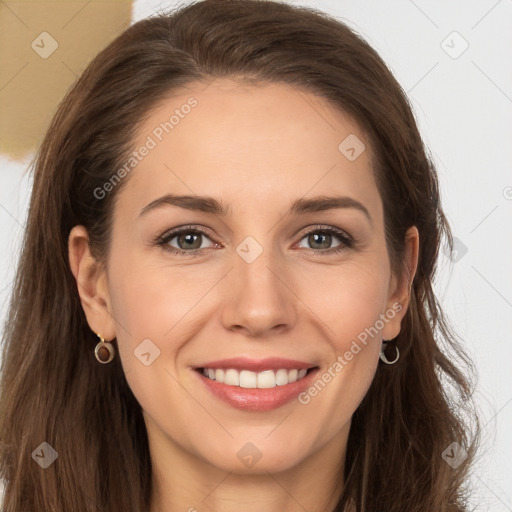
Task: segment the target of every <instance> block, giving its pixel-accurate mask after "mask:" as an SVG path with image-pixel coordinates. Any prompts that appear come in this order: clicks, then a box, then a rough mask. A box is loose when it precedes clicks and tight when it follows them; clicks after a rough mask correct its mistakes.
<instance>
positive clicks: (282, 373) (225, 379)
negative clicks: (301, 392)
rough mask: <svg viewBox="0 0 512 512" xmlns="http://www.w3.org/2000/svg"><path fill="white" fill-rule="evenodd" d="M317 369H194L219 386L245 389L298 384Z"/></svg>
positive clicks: (315, 367)
mask: <svg viewBox="0 0 512 512" xmlns="http://www.w3.org/2000/svg"><path fill="white" fill-rule="evenodd" d="M317 368H318V366H314V367H311V368H293V369H286V368H281V369H277V370H264V371H262V372H253V371H250V370H236V369H234V368H229V369H224V368H196V371H197V372H199V373H201V374H202V375H203V376H204V377H206V378H207V379H209V380H213V381H216V382H218V383H219V384H225V385H228V386H234V387H239V388H245V389H270V388H275V387H278V386H286V385H287V384H292V383H294V382H298V381H300V380H302V379H303V378H304V377H306V375H308V374H309V373H311V372H312V371H314V370H316V369H317Z"/></svg>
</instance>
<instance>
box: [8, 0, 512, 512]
mask: <svg viewBox="0 0 512 512" xmlns="http://www.w3.org/2000/svg"><path fill="white" fill-rule="evenodd" d="M184 3H186V2H184ZM290 3H292V4H295V5H306V6H310V7H315V8H318V9H320V10H323V11H327V12H329V13H332V14H334V15H335V16H337V17H339V18H341V19H342V20H343V21H345V22H346V23H347V24H348V25H350V26H351V27H353V28H355V29H356V30H357V31H358V32H359V33H360V34H362V35H363V36H364V37H365V38H366V39H367V40H368V42H369V43H370V44H371V45H372V46H373V47H374V48H375V49H376V50H377V51H378V52H379V53H380V55H381V56H382V57H383V59H384V60H385V61H386V63H387V64H388V65H389V67H390V68H391V69H392V71H393V72H394V74H395V76H396V77H397V79H398V81H399V82H400V83H401V85H402V87H403V88H404V90H405V91H406V92H407V93H408V95H409V97H410V99H411V101H412V104H413V107H414V110H415V114H416V117H417V121H418V123H419V126H420V130H421V132H422V134H423V137H424V140H425V142H426V144H427V146H428V147H429V148H430V150H431V152H432V154H433V156H434V159H435V161H436V163H437V165H438V171H439V175H440V180H441V192H442V201H443V205H444V209H445V211H446V213H447V215H448V219H449V222H450V224H451V226H452V230H453V233H454V235H455V237H456V238H457V240H458V242H457V244H458V247H459V253H458V256H457V257H456V258H455V260H454V261H453V262H452V261H451V260H450V258H449V257H448V256H447V255H446V254H444V253H442V254H441V256H440V261H439V265H440V275H439V280H438V282H437V283H436V290H437V292H438V295H439V297H440V298H441V301H442V304H443V306H444V308H445V310H446V312H447V313H448V315H449V318H450V320H451V322H452V324H453V325H454V327H455V328H456V330H457V332H458V333H459V335H460V336H461V337H462V338H463V340H464V342H465V344H466V348H467V351H468V352H469V354H470V356H471V357H472V358H473V359H474V361H475V363H476V365H477V368H478V372H479V381H478V396H477V398H478V404H479V406H480V408H481V414H482V426H483V430H482V434H483V447H482V450H481V459H480V461H479V463H478V465H477V466H476V467H475V472H474V475H473V489H474V503H475V506H476V509H477V510H479V511H480V510H482V511H484V510H486V511H487V510H488V511H492V512H505V511H512V434H511V427H512V404H511V402H512V371H511V370H512V337H511V332H512V271H511V263H512V258H511V256H512V172H511V162H512V158H511V157H512V64H511V63H512V0H499V1H496V0H491V1H486V0H480V1H467V0H464V1H463V0H457V1H456V0H451V1H450V2H446V1H441V0H438V1H428V2H427V1H426V0H414V1H412V0H411V1H409V0H393V1H389V0H388V1H386V2H378V1H371V0H338V1H336V0H310V1H291V2H290ZM175 5H176V2H157V1H150V0H138V1H136V2H135V5H134V10H133V21H137V20H139V19H141V18H143V17H145V16H147V15H150V14H152V13H153V12H154V11H157V10H160V9H161V8H162V7H163V8H166V7H170V6H175ZM454 31H456V32H458V34H459V35H457V34H453V32H454ZM443 41H444V43H443ZM466 44H468V45H469V46H468V48H467V50H466V51H464V52H463V53H462V54H461V55H460V56H459V55H458V54H459V53H460V52H461V51H462V50H463V49H464V47H465V45H466ZM447 52H451V53H452V56H456V57H457V58H453V57H452V56H450V55H449V54H448V53H447ZM0 86H1V84H0ZM28 163H29V161H28V160H27V161H26V162H24V163H23V162H22V163H20V162H12V161H9V160H8V159H7V158H6V157H5V156H2V155H0V226H1V230H0V237H1V242H2V248H3V249H2V251H1V252H0V314H1V316H2V319H3V318H4V317H5V313H6V307H7V301H8V298H9V294H10V290H11V286H12V279H13V277H14V268H15V263H16V259H17V253H18V249H19V240H20V236H21V233H22V229H23V224H24V221H25V216H26V211H27V206H28V198H29V192H30V182H29V178H28V177H27V176H26V174H25V170H26V168H27V165H28ZM466 250H467V252H466ZM461 256H462V257H461ZM389 477H390V478H393V475H389Z"/></svg>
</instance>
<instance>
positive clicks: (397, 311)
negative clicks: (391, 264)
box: [382, 226, 420, 340]
mask: <svg viewBox="0 0 512 512" xmlns="http://www.w3.org/2000/svg"><path fill="white" fill-rule="evenodd" d="M419 245H420V236H419V233H418V229H417V228H416V226H411V227H410V228H409V229H408V230H407V232H406V233H405V261H404V270H403V272H402V275H400V276H395V275H393V276H392V278H391V280H390V286H389V292H388V301H387V306H386V313H385V315H386V317H387V318H388V322H386V323H385V326H384V328H383V329H382V339H383V340H392V339H393V338H396V337H397V336H398V334H399V333H400V328H401V324H402V319H403V317H404V316H405V313H406V312H407V308H408V307H409V302H410V298H411V288H412V281H413V279H414V276H415V275H416V269H417V266H418V253H419Z"/></svg>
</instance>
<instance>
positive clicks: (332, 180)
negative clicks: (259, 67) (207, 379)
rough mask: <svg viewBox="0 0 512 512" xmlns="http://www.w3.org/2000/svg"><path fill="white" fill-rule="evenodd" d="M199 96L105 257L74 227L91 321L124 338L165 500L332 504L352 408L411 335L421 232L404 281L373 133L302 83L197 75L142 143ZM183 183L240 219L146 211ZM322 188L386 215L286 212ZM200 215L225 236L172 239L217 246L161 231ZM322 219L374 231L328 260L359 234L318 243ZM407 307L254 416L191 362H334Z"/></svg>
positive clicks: (142, 135) (152, 162) (153, 156)
mask: <svg viewBox="0 0 512 512" xmlns="http://www.w3.org/2000/svg"><path fill="white" fill-rule="evenodd" d="M191 96H193V97H194V98H196V99H197V101H198V105H197V107H195V108H194V109H193V110H192V111H191V113H190V114H189V115H187V116H185V117H184V118H183V119H181V120H180V123H179V124H178V125H177V126H175V128H174V129H173V131H172V132H170V133H169V134H167V135H165V136H164V138H163V140H162V142H160V143H159V144H158V145H157V147H156V148H154V149H152V150H151V151H150V152H149V154H148V155H147V156H146V157H145V158H144V159H143V160H142V161H141V162H140V164H139V165H138V166H137V167H136V168H135V169H134V170H133V171H132V172H131V174H130V175H129V177H126V178H125V179H126V180H128V181H127V183H125V187H124V188H123V189H122V190H121V191H120V194H119V196H118V197H117V202H116V206H115V211H114V223H113V232H112V245H111V251H110V253H109V258H108V262H107V265H106V268H102V267H101V265H100V264H99V263H98V262H97V261H95V260H94V258H93V257H92V256H91V253H90V250H89V245H88V237H87V231H86V230H85V228H84V227H83V226H76V227H74V228H73V230H72V231H71V233H70V236H69V257H70V266H71V269H72V271H73V274H74V276H75V278H76V281H77V284H78V288H79V293H80V297H81V302H82V305H83V309H84V311H85V314H86V317H87V320H88V323H89V325H90V327H91V329H92V330H93V331H94V332H95V333H100V334H101V335H102V336H103V337H104V338H105V339H106V340H112V339H113V338H114V337H117V343H118V347H119V353H118V354H116V357H120V358H121V361H122V365H123V368H124V370H125V372H126V376H127V380H128V383H129V385H130V387H131V389H132V391H133V393H134V395H135V396H136V398H137V400H138V401H139V403H140V404H141V406H142V409H143V414H144V419H145V422H146V426H147V431H148V437H149V442H150V452H151V458H152V464H153V469H154V484H155V492H154V495H153V500H152V505H151V512H157V511H159V510H162V511H163V510H183V511H186V510H190V511H193V510H198V511H215V512H234V511H239V510H244V511H246V512H253V511H254V512H256V511H258V512H260V511H261V510H266V511H268V512H277V511H279V512H292V511H293V512H295V511H299V510H300V511H303V510H308V511H311V512H313V511H318V512H320V511H325V510H332V508H333V507H334V505H335V504H336V501H337V499H338V497H339V494H340V489H341V487H342V484H343V479H342V477H341V476H340V471H341V470H342V468H343V464H344V459H345V452H346V445H347V439H348V433H349V429H350V424H351V418H352V415H353V413H354V411H355V410H356V408H357V406H358V405H359V403H360V402H361V400H362V399H363V397H364V396H365V394H366V392H367V390H368V388H369V386H370V384H371V381H372V379H373V377H374V375H375V372H376V370H377V365H378V362H379V352H380V349H381V345H382V340H383V339H384V340H387V339H392V338H394V337H395V336H397V334H398V333H399V331H400V324H401V320H402V318H403V315H404V314H405V311H406V308H407V305H408V301H409V294H410V282H411V280H412V277H413V276H414V273H415V271H416V265H417V258H418V256H417V255H418V243H419V240H418V231H417V229H416V228H415V227H411V228H410V229H409V231H408V232H407V236H406V240H405V242H406V258H405V262H404V273H403V275H401V276H395V275H394V274H393V273H392V271H391V266H390V261H389V256H388V252H387V249H386V243H385V237H384V217H383V206H382V201H381V199H380V195H379V191H378V189H377V186H376V182H375V179H374V175H373V171H372V168H371V154H370V153H371V148H370V144H369V141H368V140H367V139H366V137H365V135H364V133H363V132H362V131H361V129H360V128H359V127H358V126H357V125H356V124H355V123H354V122H353V121H352V120H351V119H350V118H349V117H348V116H347V115H346V114H344V113H342V112H340V111H338V110H335V109H333V108H332V106H330V105H329V104H328V103H327V102H326V101H325V100H323V99H321V98H319V97H316V96H314V95H312V94H309V93H305V92H301V91H299V90H297V89H294V88H292V87H290V86H287V85H282V84H271V85H258V86H253V85H251V86H249V85H242V84H240V83H238V82H234V81H233V80H228V79H222V80H220V79H218V80H216V81H214V82H212V83H211V84H210V85H209V86H207V87H206V88H205V84H200V83H196V84H193V85H191V86H189V87H187V89H186V90H185V89H183V90H181V91H180V92H179V93H175V94H174V95H173V96H172V97H170V98H168V99H167V100H166V101H165V102H164V103H162V104H161V105H160V106H158V108H157V109H156V110H154V111H153V112H152V113H151V115H150V117H149V118H148V119H146V121H145V122H144V124H143V125H141V127H140V130H139V132H138V133H139V135H138V136H137V140H136V141H134V148H138V147H140V146H141V145H142V144H143V143H144V141H145V140H146V137H147V136H148V135H150V134H151V133H152V131H153V130H154V128H155V127H156V126H158V125H159V123H161V122H162V121H164V120H166V119H168V118H169V115H170V114H169V113H172V111H173V110H174V109H175V108H180V106H182V105H183V104H185V103H186V102H187V100H188V99H189V98H190V97H191ZM350 134H355V135H356V136H357V137H358V138H359V139H360V140H361V141H363V142H364V143H365V145H366V150H365V151H364V152H363V153H362V154H361V155H360V156H359V157H358V158H357V159H356V160H354V161H350V160H348V159H347V158H346V157H345V156H344V155H343V154H342V153H341V152H340V150H339V149H338V145H339V144H340V142H341V141H343V140H344V139H345V138H346V137H347V136H348V135H350ZM166 193H174V194H191V195H194V194H196V195H201V196H202V195H206V196H211V197H214V198H216V199H217V200H219V201H221V203H222V204H223V205H225V206H228V205H229V214H228V216H226V217H225V218H223V217H221V216H218V215H213V214H209V213H203V212H193V211H189V210H186V209H183V208H179V207H176V206H171V205H167V206H164V207H161V208H156V209H154V210H152V211H150V212H148V213H146V214H145V215H143V216H141V217H139V214H140V212H141V210H142V209H143V208H144V207H145V206H146V205H148V204H149V203H151V202H152V201H153V200H155V199H156V198H158V197H160V196H162V195H164V194H166ZM317 195H325V196H332V195H344V196H349V197H351V198H353V199H355V200H357V201H359V202H360V203H362V204H363V205H364V206H365V207H366V208H367V210H368V212H369V215H370V217H371V220H369V219H368V218H367V217H366V216H365V215H364V213H363V212H361V211H359V210H358V209H355V208H338V209H331V210H327V211H321V212H316V213H307V214H302V215H297V214H293V215H289V214H287V212H288V209H289V207H290V205H291V203H292V202H293V201H294V200H296V199H299V198H311V197H313V196H317ZM263 205H264V207H263ZM188 224H193V225H194V226H197V225H199V226H202V227H204V228H205V229H206V230H207V232H208V236H203V237H201V236H200V237H199V239H198V241H197V242H196V245H194V244H192V249H190V248H188V247H190V246H187V245H186V243H187V242H186V241H185V243H184V242H183V240H182V241H181V245H178V244H179V242H180V240H179V239H178V238H177V237H176V236H175V237H174V238H173V239H172V240H169V242H168V245H171V246H173V247H174V248H178V247H179V248H180V249H182V250H188V251H192V250H193V249H195V248H198V247H200V248H201V249H202V251H203V252H202V254H201V255H199V256H196V257H192V256H189V255H188V254H187V255H174V254H171V253H169V252H166V251H165V250H164V248H163V247H161V246H157V245H155V244H154V243H153V240H154V239H155V238H156V237H158V236H160V235H162V234H164V233H165V232H167V231H169V230H170V229H172V228H175V227H181V226H184V225H188ZM318 224H320V225H321V227H322V228H326V227H330V226H332V227H335V228H339V229H341V230H344V231H345V232H347V233H348V234H349V235H350V236H352V237H354V238H355V239H356V240H357V242H356V243H355V245H353V246H352V247H345V248H344V250H342V251H341V252H339V253H332V254H325V255H322V254H320V253H321V252H322V251H324V252H325V251H326V250H327V249H329V248H335V247H338V246H340V244H342V243H343V242H342V241H341V240H340V239H338V238H337V236H336V235H334V234H333V235H332V238H331V239H330V241H329V238H327V240H326V241H325V240H324V241H322V239H321V238H320V240H318V241H316V243H315V239H314V238H313V237H308V236H307V234H308V232H309V231H310V230H311V233H318V231H321V230H319V229H315V227H313V226H314V225H318ZM320 234H321V233H320ZM247 236H251V237H253V238H254V239H255V240H256V241H257V242H258V244H259V245H260V246H261V248H262V250H263V252H262V253H261V255H260V256H259V257H258V258H257V259H256V260H255V261H253V262H252V263H248V262H247V261H246V260H244V259H243V258H242V257H240V255H239V254H238V253H237V251H236V248H237V247H238V246H239V244H241V242H242V241H243V240H244V239H245V238H246V237H247ZM188 243H189V244H190V243H191V242H188ZM396 303H400V304H401V306H402V309H401V311H400V312H397V313H396V314H395V315H394V318H392V319H390V320H389V321H388V322H386V323H385V325H384V327H383V329H382V330H381V331H380V332H379V334H378V335H376V336H374V337H373V338H370V340H369V342H368V344H367V345H366V346H364V345H361V346H362V350H361V351H360V352H358V353H357V355H355V356H354V357H353V359H352V360H350V361H349V362H348V363H347V364H346V366H345V367H344V368H343V370H342V371H341V372H339V373H338V374H337V375H336V377H335V378H333V379H332V380H331V382H329V384H328V385H326V386H325V388H324V389H323V390H322V391H321V392H320V393H318V395H317V396H315V397H314V398H312V399H311V401H310V402H309V403H307V404H305V405H303V404H300V403H299V402H298V401H297V400H292V401H291V402H289V403H287V404H285V405H284V406H282V407H279V408H277V409H274V410H271V411H267V412H254V411H240V410H238V409H234V408H232V407H231V406H230V405H228V404H226V403H224V402H222V401H220V400H219V399H217V398H214V397H213V396H212V395H211V393H210V392H209V391H208V390H206V389H204V387H203V386H202V383H201V382H199V380H198V378H197V375H195V374H194V371H193V370H192V367H194V366H199V365H200V363H204V362H207V361H213V360H216V359H224V358H227V357H234V356H247V357H253V358H260V357H287V358H292V359H300V360H304V361H308V362H311V363H312V364H316V365H318V366H319V367H320V373H321V374H322V373H324V372H325V371H327V369H328V368H329V367H331V366H332V365H333V363H334V362H335V360H336V357H337V356H338V355H342V354H344V353H345V352H346V351H347V350H349V349H350V346H351V343H352V342H353V341H354V340H355V339H356V338H357V335H358V334H359V333H361V332H363V331H364V330H365V328H369V327H370V326H373V325H374V324H375V322H376V320H377V319H379V315H381V314H386V312H387V311H389V310H390V309H393V304H396ZM146 338H149V339H150V340H151V341H152V343H154V345H156V346H157V347H158V349H159V350H160V355H159V357H157V358H156V359H155V360H154V361H153V362H152V364H150V365H149V366H145V365H144V364H142V363H141V362H140V360H139V359H138V358H137V357H134V350H135V349H136V348H137V346H138V345H139V344H140V343H141V342H142V340H144V339H146ZM248 442H250V443H252V444H253V445H255V446H256V447H257V449H258V450H259V452H260V453H261V459H260V460H259V461H258V462H257V464H255V465H254V466H252V467H246V466H245V465H244V464H243V463H242V462H241V461H240V459H239V458H238V457H237V453H238V451H239V450H240V449H241V448H242V447H243V446H244V445H246V444H247V443H248ZM176 468H179V470H177V469H176ZM331 482H335V487H333V486H332V485H331Z"/></svg>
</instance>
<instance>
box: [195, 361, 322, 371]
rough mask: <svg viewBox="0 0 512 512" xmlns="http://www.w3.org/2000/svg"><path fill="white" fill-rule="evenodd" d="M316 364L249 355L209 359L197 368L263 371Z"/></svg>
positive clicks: (298, 367)
mask: <svg viewBox="0 0 512 512" xmlns="http://www.w3.org/2000/svg"><path fill="white" fill-rule="evenodd" d="M315 366H316V365H315V364H312V363H306V362H304V361H297V360H294V359H284V358H281V357H268V358H265V359H250V358H247V357H231V358H229V359H219V360H217V361H208V362H207V363H204V364H201V365H198V366H196V369H197V368H223V369H226V370H227V369H230V368H232V369H235V370H250V371H253V372H262V371H265V370H279V369H281V368H283V369H287V370H293V369H295V368H296V369H301V368H306V369H308V368H314V367H315Z"/></svg>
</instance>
